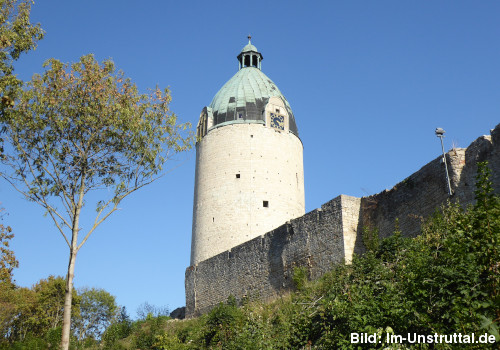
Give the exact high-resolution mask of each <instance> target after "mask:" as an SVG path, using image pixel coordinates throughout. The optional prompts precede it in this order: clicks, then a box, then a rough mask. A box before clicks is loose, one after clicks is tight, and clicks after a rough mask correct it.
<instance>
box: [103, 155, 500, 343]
mask: <svg viewBox="0 0 500 350" xmlns="http://www.w3.org/2000/svg"><path fill="white" fill-rule="evenodd" d="M488 176H489V169H488V168H487V166H486V165H485V164H481V165H480V167H479V174H478V178H477V191H476V200H477V202H476V204H475V205H474V206H470V207H469V208H467V209H466V210H463V209H462V208H461V207H460V206H459V205H457V204H448V205H447V206H446V207H443V208H441V210H440V211H438V212H436V214H435V215H434V216H433V217H432V218H430V219H429V220H428V221H427V222H425V223H424V224H423V225H422V234H421V235H420V236H418V237H416V238H405V237H404V236H403V235H402V233H401V232H400V231H399V228H398V225H397V222H396V224H395V230H394V234H393V235H392V236H390V237H389V238H386V239H382V240H380V239H379V238H378V234H377V232H376V231H374V230H371V229H369V228H367V229H366V230H365V234H364V240H365V244H366V246H367V249H368V252H367V253H366V254H365V255H363V256H360V257H356V258H355V259H354V261H353V263H352V265H348V266H345V265H339V266H336V267H334V268H333V270H332V271H331V272H330V273H328V274H326V275H325V276H324V277H323V278H321V279H320V280H319V281H316V282H307V279H306V276H307V271H306V270H305V269H296V271H295V276H294V281H295V284H296V287H297V292H295V293H293V294H291V295H289V296H287V297H284V298H282V299H279V300H277V301H275V302H273V303H270V304H263V303H252V302H248V303H246V304H245V303H244V305H243V306H241V307H237V306H236V303H235V301H234V299H233V300H228V302H227V303H225V304H220V305H219V306H217V307H216V308H214V309H213V310H212V311H211V312H210V313H208V314H207V315H203V316H202V317H199V318H197V319H192V320H185V321H169V320H166V319H162V318H151V319H149V320H146V321H143V322H142V323H139V324H136V325H135V327H134V330H133V331H132V333H131V334H130V335H129V336H128V337H126V338H125V339H123V340H118V339H116V340H115V339H114V340H115V341H108V340H107V339H106V336H105V337H104V344H103V345H104V348H106V349H231V350H233V349H358V348H362V349H364V348H366V349H377V348H380V349H382V348H394V349H401V348H404V347H405V346H409V344H406V345H404V344H403V345H401V344H384V342H383V340H385V339H386V337H387V334H389V335H391V334H392V335H403V336H406V335H407V334H408V333H410V334H413V333H415V334H419V335H426V336H427V335H434V334H435V333H436V334H439V335H453V334H454V333H461V334H462V335H470V334H472V333H475V335H476V338H475V339H476V340H477V337H478V336H479V335H480V334H483V335H484V334H485V333H486V334H487V335H493V336H494V337H496V343H494V344H492V343H489V344H466V345H465V347H466V348H468V349H487V348H492V349H494V348H497V347H498V341H500V338H499V327H498V324H499V321H500V290H499V287H500V257H499V254H500V199H499V197H498V196H496V195H494V194H493V191H492V186H491V183H490V181H489V180H488ZM351 333H358V334H359V333H368V334H374V333H376V334H378V335H381V336H382V338H381V339H382V343H378V344H352V343H351ZM456 339H458V338H456ZM490 339H491V338H490ZM462 341H465V338H464V339H463V340H462ZM455 342H456V340H455ZM413 346H415V345H413ZM418 346H419V348H421V349H426V348H439V349H454V348H457V347H463V346H464V345H459V344H453V343H448V344H447V343H444V344H437V345H436V344H420V345H418Z"/></svg>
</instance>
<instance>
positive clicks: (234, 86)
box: [210, 41, 299, 136]
mask: <svg viewBox="0 0 500 350" xmlns="http://www.w3.org/2000/svg"><path fill="white" fill-rule="evenodd" d="M252 51H253V52H254V53H255V54H252V53H250V52H252ZM247 52H248V54H246V55H254V56H257V55H258V57H254V58H255V60H247V61H245V57H244V56H245V53H247ZM247 58H248V57H247ZM252 59H253V58H252ZM261 59H262V55H261V54H260V53H259V52H258V51H257V49H256V48H255V46H253V45H252V44H251V43H250V41H249V42H248V45H246V46H245V47H244V48H243V50H241V53H240V54H239V55H238V60H239V61H240V70H239V71H238V72H237V73H236V74H235V75H234V76H233V77H232V78H231V79H229V81H228V82H227V83H226V84H224V86H223V87H222V88H221V89H220V90H219V92H218V93H217V94H216V95H215V97H214V99H213V100H212V103H210V108H211V109H212V113H213V117H214V124H213V125H214V126H216V125H218V124H222V123H225V124H230V123H242V122H243V123H244V122H250V123H251V122H262V123H265V115H264V113H263V112H264V108H265V106H266V104H267V102H268V101H269V98H270V97H273V96H276V97H279V98H281V100H282V101H283V103H284V104H285V107H286V110H287V112H288V115H289V129H290V131H291V132H292V133H294V134H295V135H297V136H298V135H299V132H298V129H297V125H296V123H295V118H294V116H293V112H292V109H291V107H290V104H289V103H288V101H287V100H286V98H285V96H283V94H282V93H281V91H280V90H279V89H278V87H277V86H276V84H275V83H274V82H273V81H272V80H271V79H269V78H268V77H267V76H266V75H265V74H264V73H262V71H261V70H260V60H261ZM245 62H251V63H252V65H250V64H248V65H246V64H245Z"/></svg>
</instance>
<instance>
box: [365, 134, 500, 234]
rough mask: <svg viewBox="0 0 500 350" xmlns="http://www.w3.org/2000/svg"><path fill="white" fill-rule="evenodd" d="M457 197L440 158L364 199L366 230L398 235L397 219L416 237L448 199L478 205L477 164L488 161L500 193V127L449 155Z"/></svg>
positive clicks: (452, 181)
mask: <svg viewBox="0 0 500 350" xmlns="http://www.w3.org/2000/svg"><path fill="white" fill-rule="evenodd" d="M446 158H447V163H448V170H449V174H450V182H451V188H452V192H453V196H452V197H451V198H450V197H449V195H448V189H447V186H448V185H447V182H446V172H445V165H444V163H443V162H442V156H440V157H437V158H436V159H434V160H433V161H431V162H430V163H428V164H426V165H425V166H423V167H422V168H421V169H420V170H419V171H417V172H416V173H414V174H412V175H410V176H409V177H407V178H406V179H404V180H403V181H401V182H400V183H398V184H397V185H396V186H394V187H393V188H392V189H391V190H386V191H383V192H381V193H378V194H376V195H373V196H370V197H363V198H362V204H361V207H362V226H371V227H376V228H377V229H378V230H379V233H380V234H381V236H383V237H387V236H389V235H391V234H392V233H393V232H394V223H395V220H396V218H397V219H398V221H399V227H400V230H401V231H402V233H403V234H405V235H408V236H416V235H418V234H419V233H420V225H421V223H422V221H423V219H424V218H426V217H428V216H430V215H432V214H433V212H434V211H435V210H436V208H437V207H439V206H440V205H442V204H445V203H446V201H447V200H448V199H450V200H451V201H458V202H459V203H461V204H463V205H464V206H465V205H467V204H470V203H473V202H474V198H475V196H474V191H475V183H476V174H477V163H478V162H482V161H488V165H489V167H490V169H491V170H492V181H493V184H494V186H495V188H494V189H495V191H496V192H497V193H500V124H499V125H498V126H497V127H496V128H495V129H493V130H492V131H491V136H490V135H488V136H481V137H479V138H478V139H476V140H475V141H474V142H472V143H471V144H470V145H469V147H467V148H459V149H452V150H451V151H449V152H448V153H447V154H446Z"/></svg>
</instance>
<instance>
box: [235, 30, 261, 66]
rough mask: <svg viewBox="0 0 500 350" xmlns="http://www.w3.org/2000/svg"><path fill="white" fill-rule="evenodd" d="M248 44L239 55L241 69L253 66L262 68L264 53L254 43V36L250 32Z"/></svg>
mask: <svg viewBox="0 0 500 350" xmlns="http://www.w3.org/2000/svg"><path fill="white" fill-rule="evenodd" d="M247 38H248V44H247V45H246V46H245V47H244V48H243V49H242V50H241V52H240V54H239V55H238V62H239V63H240V65H239V69H241V68H246V67H253V68H257V69H261V61H262V59H263V57H262V54H261V53H260V52H259V51H258V50H257V48H256V47H255V46H253V45H252V41H251V40H252V36H251V35H250V34H248V36H247Z"/></svg>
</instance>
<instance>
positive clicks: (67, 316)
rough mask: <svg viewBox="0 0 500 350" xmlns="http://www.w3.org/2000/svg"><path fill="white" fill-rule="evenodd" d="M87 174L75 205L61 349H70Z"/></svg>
mask: <svg viewBox="0 0 500 350" xmlns="http://www.w3.org/2000/svg"><path fill="white" fill-rule="evenodd" d="M84 181H85V176H83V175H82V178H81V185H80V194H79V198H78V203H77V204H76V206H75V216H74V217H73V227H72V228H71V247H70V249H69V264H68V275H67V276H66V295H65V298H64V314H63V327H62V340H61V349H62V350H68V349H69V338H70V332H71V302H72V300H73V277H74V276H75V260H76V253H77V252H78V248H77V247H78V231H79V230H80V229H79V224H80V212H81V209H82V206H83V195H84Z"/></svg>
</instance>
